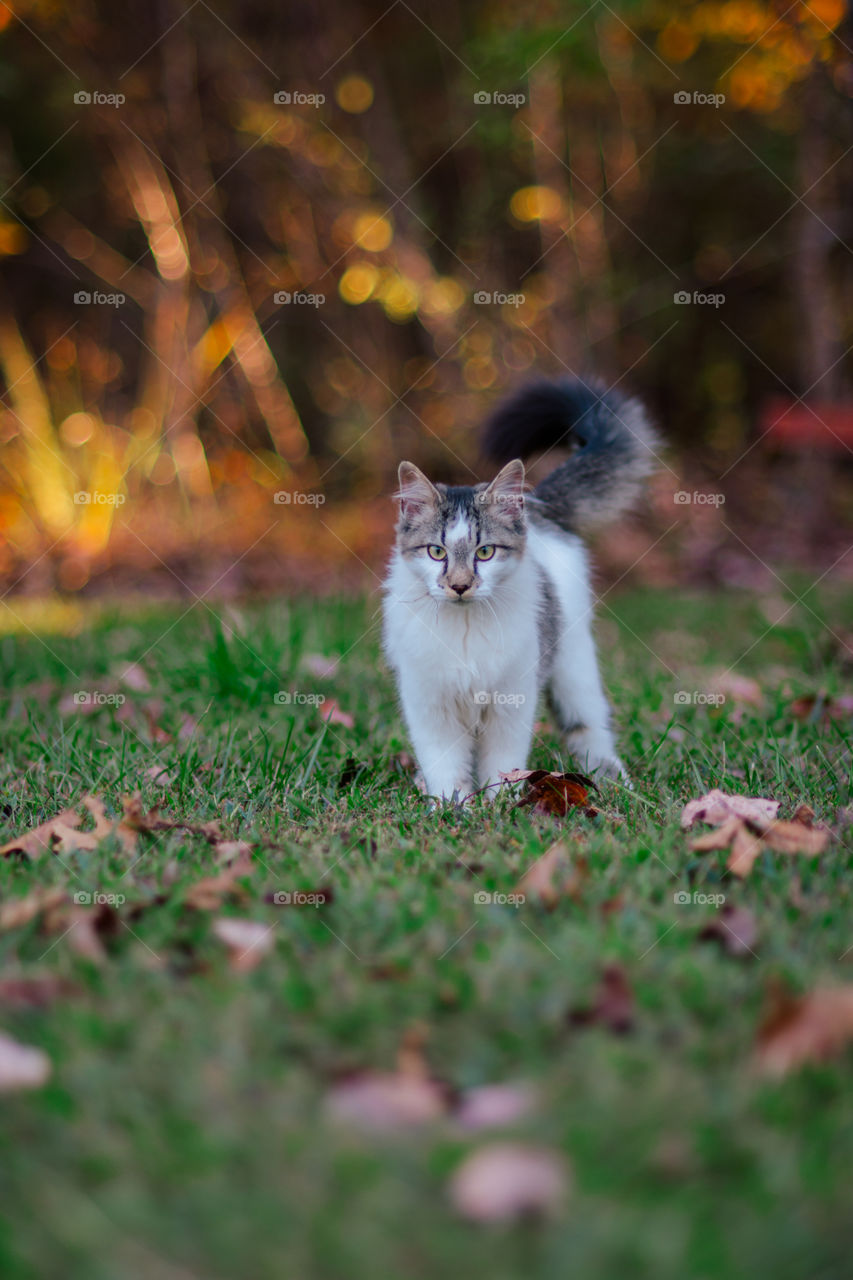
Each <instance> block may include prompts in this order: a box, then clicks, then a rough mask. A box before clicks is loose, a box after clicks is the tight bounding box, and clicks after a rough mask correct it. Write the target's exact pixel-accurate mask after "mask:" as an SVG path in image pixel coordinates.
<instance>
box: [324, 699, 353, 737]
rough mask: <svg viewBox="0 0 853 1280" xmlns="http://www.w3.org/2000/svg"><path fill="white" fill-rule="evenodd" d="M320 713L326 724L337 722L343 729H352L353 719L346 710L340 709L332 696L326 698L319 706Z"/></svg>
mask: <svg viewBox="0 0 853 1280" xmlns="http://www.w3.org/2000/svg"><path fill="white" fill-rule="evenodd" d="M320 715H321V716H322V717H323V719H324V720H325V721H326V723H327V724H339V725H342V726H343V728H344V729H354V728H355V721H354V720H353V718H352V716H351V715H350V713H349V712H348V711H342V710H341V708H340V707H339V706H338V704H337V702H336V701H335V699H334V698H327V699H326V701H325V702H324V703H323V704H322V706H321V707H320Z"/></svg>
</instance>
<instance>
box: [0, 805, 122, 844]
mask: <svg viewBox="0 0 853 1280" xmlns="http://www.w3.org/2000/svg"><path fill="white" fill-rule="evenodd" d="M81 804H82V805H83V807H84V808H85V809H88V811H89V813H90V814H91V816H92V817H93V818H94V820H95V826H94V829H93V830H91V831H81V830H80V829H79V828H80V824H81V822H82V821H83V818H82V816H81V815H80V814H79V813H78V812H77V811H76V810H74V809H63V810H62V812H61V813H58V814H57V815H56V817H55V818H49V819H48V821H47V822H42V823H40V825H39V826H37V827H33V829H32V830H31V831H25V832H24V833H23V834H22V835H20V836H17V837H16V838H15V839H14V840H10V841H9V842H8V844H4V845H3V847H2V849H0V856H2V855H7V854H10V853H23V854H25V855H26V856H27V857H29V858H39V857H41V855H42V854H43V853H45V852H49V853H71V852H73V850H75V849H97V847H98V845H99V844H100V843H101V841H102V840H104V839H106V837H107V836H110V835H116V836H118V838H119V840H120V841H121V843H122V844H123V845H124V847H125V849H126V850H127V851H129V852H132V851H133V849H134V847H135V841H136V837H135V835H134V833H133V832H132V831H130V830H129V829H128V828H127V827H126V825H125V824H124V822H123V821H121V822H115V821H113V820H112V819H111V818H108V817H107V815H106V811H105V809H104V805H103V801H102V800H100V799H99V798H98V797H97V796H84V797H83V799H82V801H81Z"/></svg>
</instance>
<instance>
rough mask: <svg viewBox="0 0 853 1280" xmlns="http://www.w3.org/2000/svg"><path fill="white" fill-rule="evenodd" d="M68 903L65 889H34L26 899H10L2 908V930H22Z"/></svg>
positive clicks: (0, 923) (0, 909) (0, 926)
mask: <svg viewBox="0 0 853 1280" xmlns="http://www.w3.org/2000/svg"><path fill="white" fill-rule="evenodd" d="M67 901H68V895H67V893H66V892H65V890H64V889H43V888H40V889H33V890H32V892H31V893H28V894H27V895H26V897H24V898H10V899H9V900H8V902H4V903H3V906H2V907H0V930H3V929H22V928H23V926H24V925H25V924H29V923H30V921H31V920H35V918H36V916H40V915H41V914H42V912H44V911H50V910H52V909H53V908H54V907H58V906H59V905H60V904H61V903H63V902H67Z"/></svg>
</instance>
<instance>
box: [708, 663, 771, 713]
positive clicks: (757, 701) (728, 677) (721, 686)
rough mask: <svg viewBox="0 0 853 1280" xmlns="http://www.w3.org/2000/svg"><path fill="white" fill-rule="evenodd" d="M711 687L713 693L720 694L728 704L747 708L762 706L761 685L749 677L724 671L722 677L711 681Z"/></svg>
mask: <svg viewBox="0 0 853 1280" xmlns="http://www.w3.org/2000/svg"><path fill="white" fill-rule="evenodd" d="M711 687H712V690H713V692H714V693H721V694H722V695H723V697H724V698H725V699H726V700H727V701H729V702H734V703H741V704H744V705H746V706H749V707H762V706H763V705H764V694H763V693H762V691H761V685H760V684H759V683H758V681H757V680H753V679H752V678H751V677H750V676H739V675H737V674H736V673H735V672H734V671H724V672H723V673H722V675H719V676H716V677H715V678H714V679H713V681H712V684H711Z"/></svg>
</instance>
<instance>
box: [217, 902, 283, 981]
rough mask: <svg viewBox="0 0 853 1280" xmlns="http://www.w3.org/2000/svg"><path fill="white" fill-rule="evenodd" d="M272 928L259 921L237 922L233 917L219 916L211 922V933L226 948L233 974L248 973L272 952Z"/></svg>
mask: <svg viewBox="0 0 853 1280" xmlns="http://www.w3.org/2000/svg"><path fill="white" fill-rule="evenodd" d="M274 928H275V926H274V925H266V924H264V923H263V922H262V921H260V920H239V919H237V918H236V917H235V916H221V917H220V918H219V919H218V920H214V922H213V932H214V933H215V934H216V936H217V938H219V939H220V941H222V942H224V943H225V945H226V947H227V948H228V953H229V959H230V962H231V968H232V969H233V970H234V972H235V973H250V972H251V971H252V969H256V968H257V966H258V965H259V964H260V962H261V960H263V958H264V956H265V955H267V954H268V953H269V952H270V951H272V949H273V945H274V943H275V938H274V937H273V930H274Z"/></svg>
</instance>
